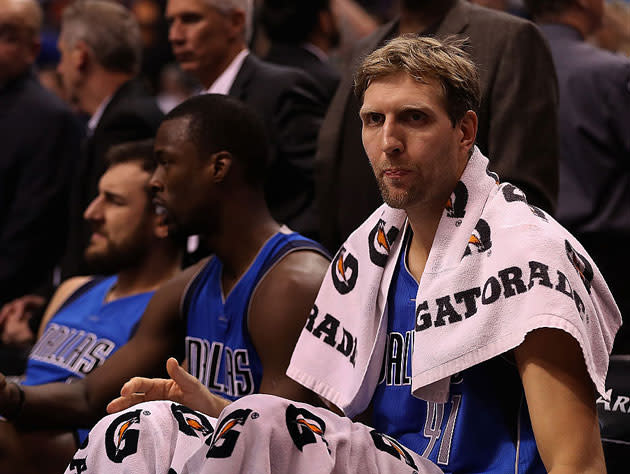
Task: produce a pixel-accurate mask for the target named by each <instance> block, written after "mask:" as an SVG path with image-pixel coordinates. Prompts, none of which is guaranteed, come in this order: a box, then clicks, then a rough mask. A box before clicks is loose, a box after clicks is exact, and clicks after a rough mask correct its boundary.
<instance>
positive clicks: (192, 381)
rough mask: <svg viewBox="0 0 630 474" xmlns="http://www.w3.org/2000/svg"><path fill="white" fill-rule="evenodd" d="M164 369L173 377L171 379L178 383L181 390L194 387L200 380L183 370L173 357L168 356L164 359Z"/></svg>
mask: <svg viewBox="0 0 630 474" xmlns="http://www.w3.org/2000/svg"><path fill="white" fill-rule="evenodd" d="M166 371H167V372H168V375H170V377H171V378H172V379H173V381H174V382H175V383H176V384H177V385H179V387H180V388H181V389H182V391H187V390H189V389H192V388H195V387H196V386H197V385H198V384H199V383H200V382H199V380H197V378H196V377H193V376H192V375H190V374H189V373H188V372H186V371H185V370H184V368H183V367H182V366H181V365H179V362H177V359H175V358H174V357H169V359H168V360H167V361H166Z"/></svg>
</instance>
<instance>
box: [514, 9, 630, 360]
mask: <svg viewBox="0 0 630 474" xmlns="http://www.w3.org/2000/svg"><path fill="white" fill-rule="evenodd" d="M526 5H527V7H528V8H529V9H530V11H531V13H532V15H533V16H534V19H535V21H536V22H538V23H540V28H541V30H542V32H543V34H544V35H545V36H546V37H547V39H548V40H549V45H550V46H551V53H552V55H553V60H554V63H555V66H556V71H557V72H558V85H559V89H560V107H559V109H558V130H559V133H560V191H559V195H558V212H557V218H558V221H560V223H561V224H563V225H564V226H566V227H567V228H568V229H570V230H571V231H572V232H573V233H574V234H575V236H576V237H577V238H578V239H579V240H580V242H581V243H582V244H583V245H584V247H585V248H586V249H587V250H588V251H589V253H590V254H591V255H592V256H593V258H594V259H595V263H597V265H598V267H599V268H600V270H601V271H602V273H603V274H604V276H605V277H606V281H607V282H608V285H609V286H610V289H611V291H612V293H613V295H614V296H615V300H616V301H617V305H618V306H619V309H620V310H621V314H622V316H623V315H625V316H626V317H628V316H629V315H630V296H629V293H628V284H627V282H628V277H627V273H628V268H627V267H628V263H627V262H629V261H630V250H629V249H630V246H629V245H628V241H630V206H628V202H629V200H630V198H629V197H628V196H630V166H629V162H630V125H629V124H630V60H628V58H626V57H624V56H621V55H616V54H612V53H610V52H608V51H604V50H602V49H599V48H596V47H594V46H592V45H590V44H589V43H587V42H586V41H584V39H585V38H586V37H588V36H589V35H590V34H592V33H593V32H594V31H595V30H597V29H598V28H599V27H601V23H602V18H603V11H604V10H603V9H604V1H603V0H583V1H573V0H564V1H558V0H547V1H544V2H542V1H538V0H527V1H526ZM614 351H615V352H617V353H622V354H630V331H629V330H628V329H627V327H626V325H625V324H624V325H623V326H622V327H621V330H620V331H619V333H618V334H617V338H616V339H615V347H614Z"/></svg>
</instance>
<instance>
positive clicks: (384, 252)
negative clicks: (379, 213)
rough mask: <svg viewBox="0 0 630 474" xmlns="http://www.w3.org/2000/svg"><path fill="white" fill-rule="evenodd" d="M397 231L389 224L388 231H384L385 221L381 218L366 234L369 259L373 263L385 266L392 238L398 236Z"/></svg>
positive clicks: (392, 241)
mask: <svg viewBox="0 0 630 474" xmlns="http://www.w3.org/2000/svg"><path fill="white" fill-rule="evenodd" d="M398 232H399V230H398V229H397V228H396V227H394V226H391V227H390V228H389V229H388V231H387V232H385V221H384V220H383V219H379V220H378V222H377V223H376V225H375V226H374V228H373V229H372V230H371V231H370V233H369V235H368V247H369V249H370V260H371V261H372V263H373V264H374V265H378V266H379V267H385V264H386V263H387V258H388V257H389V251H390V249H391V245H392V244H393V243H394V240H396V237H398Z"/></svg>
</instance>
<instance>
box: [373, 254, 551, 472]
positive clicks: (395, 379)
mask: <svg viewBox="0 0 630 474" xmlns="http://www.w3.org/2000/svg"><path fill="white" fill-rule="evenodd" d="M403 248H406V245H405V247H403ZM405 255H406V250H405V251H403V252H401V257H400V260H399V262H398V265H397V269H396V271H395V274H394V277H393V279H392V282H391V286H390V290H389V295H388V308H389V309H388V311H389V312H388V318H389V321H388V337H387V345H386V350H385V357H384V363H383V369H382V370H381V380H380V382H379V385H378V386H377V389H376V392H375V394H374V397H373V399H372V401H373V408H374V411H373V419H372V425H373V426H374V428H376V430H377V431H380V432H383V433H386V434H388V435H390V436H392V437H394V438H395V439H397V440H398V441H400V442H401V443H402V444H403V445H405V446H407V447H408V448H410V449H412V450H413V451H415V452H416V453H418V454H420V455H422V456H424V457H426V458H428V459H430V460H431V461H433V462H434V463H436V464H437V465H438V466H439V467H440V468H441V469H442V470H443V471H444V472H446V473H496V474H505V473H519V474H520V473H528V474H529V473H545V472H546V471H545V468H544V466H543V463H542V461H541V459H540V456H539V454H538V449H537V448H536V442H535V440H534V435H533V431H532V427H531V422H530V419H529V413H528V410H527V404H526V401H525V396H524V392H523V386H522V383H521V380H520V377H519V374H518V371H517V369H516V366H515V365H514V363H513V362H512V361H510V360H509V357H508V356H507V355H504V356H501V357H495V358H493V359H490V360H488V361H486V362H483V363H481V364H478V365H476V366H474V367H471V368H470V369H467V370H465V371H463V372H461V373H459V374H457V375H454V376H452V377H451V385H450V397H449V400H448V402H447V403H434V402H426V401H424V400H420V399H418V398H415V397H414V396H413V395H412V394H411V353H412V351H413V336H414V323H415V298H416V293H417V291H418V283H417V282H416V280H415V279H414V278H413V276H412V275H411V274H410V273H409V270H408V269H407V265H406V257H405Z"/></svg>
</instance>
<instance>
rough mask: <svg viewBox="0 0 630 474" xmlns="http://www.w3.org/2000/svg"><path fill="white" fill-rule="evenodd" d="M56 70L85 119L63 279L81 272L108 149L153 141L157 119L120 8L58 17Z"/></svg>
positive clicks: (81, 8)
mask: <svg viewBox="0 0 630 474" xmlns="http://www.w3.org/2000/svg"><path fill="white" fill-rule="evenodd" d="M58 46H59V50H60V51H61V60H60V62H59V66H58V68H57V70H58V72H59V73H60V75H61V77H62V82H63V85H64V89H65V90H66V93H67V95H68V97H70V98H71V100H72V101H73V102H74V103H75V104H76V105H77V107H78V108H79V109H81V110H82V111H83V112H85V113H86V114H88V115H89V116H90V120H89V122H88V139H87V141H86V142H85V144H84V153H83V155H82V159H81V162H80V163H79V164H78V165H77V167H76V169H75V174H74V183H73V188H72V200H71V215H70V235H69V238H68V244H67V250H66V255H65V257H64V259H63V262H62V272H63V274H62V276H63V277H64V278H65V277H70V276H74V275H77V274H80V273H84V272H85V271H86V268H85V265H84V261H83V250H84V249H85V247H86V245H87V242H88V238H89V236H90V229H89V228H88V226H87V225H86V224H85V222H84V221H83V219H82V216H83V212H84V211H85V208H86V207H87V205H88V204H89V203H90V202H91V200H92V199H94V197H96V194H97V191H98V190H97V186H98V181H99V179H100V177H101V175H102V174H103V172H104V171H105V167H106V165H105V162H104V159H103V158H104V155H105V153H106V152H107V150H108V149H109V147H111V146H112V145H115V144H118V143H122V142H127V141H132V140H139V139H143V138H151V137H153V136H155V132H156V130H157V127H158V125H159V123H160V121H161V119H162V112H161V111H160V110H159V108H158V106H157V104H156V102H155V100H154V99H153V98H152V97H151V96H150V95H149V94H148V92H147V91H146V90H145V88H144V86H143V85H142V84H141V83H140V82H139V81H137V80H135V79H134V77H135V76H136V75H137V73H138V71H139V67H140V59H141V49H142V43H141V39H140V30H139V27H138V24H137V22H136V20H135V19H134V18H133V16H132V15H131V13H130V12H129V11H128V10H127V9H126V8H124V7H123V6H120V5H117V4H115V3H112V2H107V1H104V0H90V1H89V2H76V3H74V4H72V5H70V6H69V7H67V8H66V10H65V11H64V13H63V18H62V26H61V34H60V37H59V45H58Z"/></svg>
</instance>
